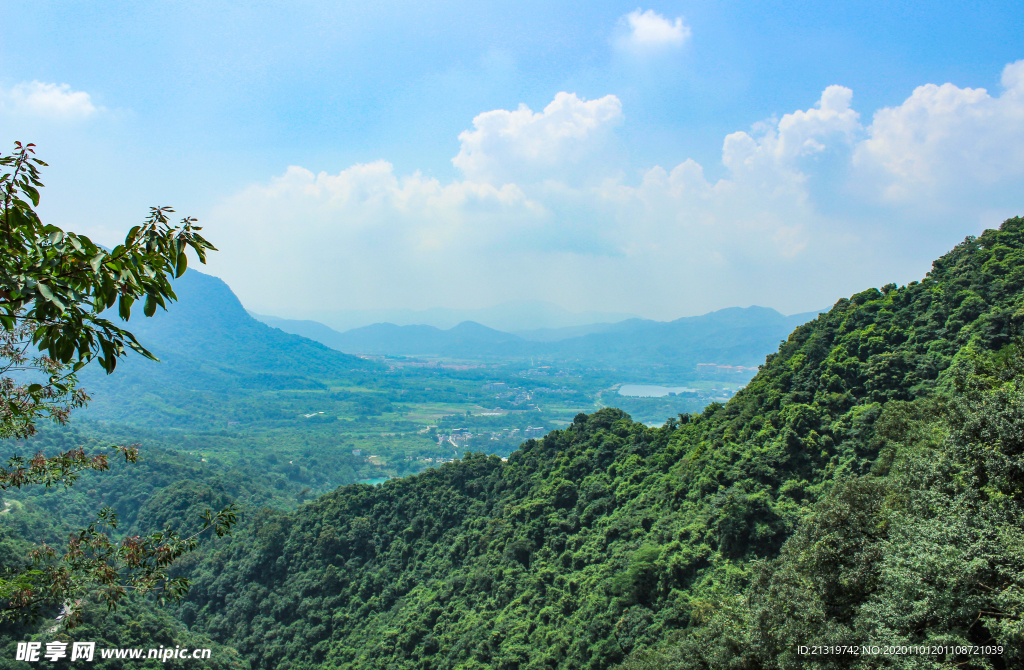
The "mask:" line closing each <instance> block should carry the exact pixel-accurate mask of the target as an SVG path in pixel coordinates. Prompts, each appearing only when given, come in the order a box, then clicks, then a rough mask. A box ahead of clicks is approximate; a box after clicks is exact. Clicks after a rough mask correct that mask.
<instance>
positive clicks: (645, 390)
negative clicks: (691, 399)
mask: <svg viewBox="0 0 1024 670" xmlns="http://www.w3.org/2000/svg"><path fill="white" fill-rule="evenodd" d="M696 392H697V389H693V388H689V387H687V386H650V385H647V384H623V385H622V386H620V387H619V395H627V396H632V397H634V398H661V397H663V396H667V395H668V394H669V393H675V394H679V393H696Z"/></svg>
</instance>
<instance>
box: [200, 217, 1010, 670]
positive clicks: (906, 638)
mask: <svg viewBox="0 0 1024 670" xmlns="http://www.w3.org/2000/svg"><path fill="white" fill-rule="evenodd" d="M1022 288H1024V220H1022V219H1020V218H1015V219H1010V220H1008V221H1006V222H1005V223H1004V224H1003V225H1002V227H1001V228H1000V230H998V231H995V230H989V231H986V232H985V233H984V235H982V236H981V237H980V238H978V239H974V238H968V239H967V240H966V241H965V242H964V243H962V244H960V245H958V246H957V247H956V248H955V249H954V250H953V251H951V252H950V253H948V254H947V255H945V256H944V257H942V258H940V259H939V260H937V261H936V262H935V264H934V267H933V269H932V271H931V272H930V273H929V275H928V276H927V277H926V278H924V280H922V281H920V282H912V283H911V284H909V285H907V286H904V287H897V286H895V285H891V284H890V285H887V286H884V287H882V289H881V290H878V289H869V290H866V291H863V292H862V293H859V294H857V295H854V296H853V297H851V298H850V299H848V300H847V299H844V300H840V301H839V302H838V303H836V305H835V306H834V307H833V308H832V309H831V310H830V311H829V312H828V313H826V314H823V315H821V316H819V317H818V318H817V319H815V320H814V321H812V322H810V323H807V324H805V325H803V326H800V327H799V328H797V329H796V330H795V331H794V332H793V333H792V334H791V335H790V336H789V338H788V340H786V341H785V342H784V343H783V344H782V345H781V347H780V348H779V351H778V353H775V354H772V355H770V356H769V357H768V358H767V360H766V361H765V364H764V365H763V366H762V368H761V369H760V371H759V373H758V375H757V376H756V377H755V378H754V380H753V381H752V382H751V383H750V384H749V385H748V386H747V387H746V388H745V389H744V390H743V391H741V392H740V393H739V394H737V395H736V396H735V397H734V398H733V399H732V400H730V401H729V402H728V403H727V404H726V405H724V406H723V405H718V404H713V405H711V406H709V407H707V409H706V410H705V411H704V412H703V413H702V414H700V415H683V416H681V417H680V419H679V420H678V421H675V420H673V421H670V422H668V423H667V424H666V425H665V426H663V427H661V428H648V427H645V426H643V425H641V424H638V423H634V422H632V421H631V420H630V418H629V417H628V416H627V415H625V414H624V413H622V412H621V411H619V410H615V409H604V410H601V411H599V412H597V413H595V414H592V415H589V416H587V415H583V414H581V415H579V416H577V417H576V420H575V422H574V423H573V425H572V426H570V427H568V428H566V429H565V430H560V431H555V432H553V433H550V434H549V435H548V436H547V437H545V438H544V439H543V440H541V441H534V440H531V441H528V442H526V443H525V444H524V445H523V446H522V448H521V449H520V450H519V451H517V452H515V453H513V454H512V456H511V457H510V458H509V460H508V462H507V463H503V462H501V461H500V460H499V459H497V458H494V457H490V458H488V457H485V456H482V455H481V456H471V457H467V458H465V459H463V460H461V461H457V462H455V463H451V464H446V465H444V466H442V467H441V468H438V469H436V470H432V471H428V472H427V473H424V474H422V475H420V476H417V477H410V478H406V479H400V480H392V481H389V482H387V483H386V484H384V485H383V486H380V487H378V488H372V487H369V486H362V485H356V486H349V487H343V488H341V489H338V490H337V491H335V492H334V493H331V494H328V495H326V496H324V497H322V498H320V499H319V500H317V501H316V502H314V503H311V504H309V505H306V506H304V507H303V508H301V509H300V510H298V511H296V512H294V513H291V514H285V513H273V512H266V513H264V514H262V515H261V516H259V517H258V518H255V519H251V520H250V521H249V522H248V524H247V525H246V526H245V527H244V528H243V529H242V530H241V531H240V532H238V533H237V534H236V535H235V536H234V537H233V538H229V539H226V540H223V541H218V542H216V543H212V544H211V545H210V546H209V547H208V549H207V551H206V552H205V555H204V556H203V558H202V560H201V561H200V562H199V564H198V565H197V566H196V567H195V569H194V571H193V572H192V576H193V577H194V579H195V580H196V582H195V586H194V588H193V590H192V592H191V593H190V595H189V598H188V601H187V602H186V603H185V604H184V606H183V607H182V608H181V610H180V614H181V616H182V618H183V621H184V622H185V623H186V624H188V625H189V626H191V627H192V629H193V630H195V631H199V632H202V633H203V634H207V635H210V636H211V637H213V638H214V639H217V640H219V641H221V642H223V643H225V644H230V645H232V646H234V647H236V648H237V649H238V650H239V652H240V653H241V655H242V657H244V658H247V659H250V661H251V662H252V664H253V666H254V667H275V668H285V669H287V668H291V669H298V668H313V667H337V668H481V669H483V668H507V669H510V670H511V669H525V668H595V669H596V668H609V667H612V666H614V665H616V664H619V663H625V664H626V665H627V666H628V667H631V668H671V667H678V668H725V667H737V668H760V667H879V666H880V665H881V666H890V665H891V666H893V667H901V664H902V666H905V667H910V665H913V667H940V666H941V667H948V666H949V664H951V663H955V664H957V665H958V666H959V667H994V668H1002V667H1018V666H1019V664H1020V663H1022V662H1024V658H1022V657H1021V656H1020V654H1021V652H1020V649H1021V648H1022V647H1021V644H1020V643H1021V642H1022V626H1021V620H1022V614H1024V606H1022V598H1021V593H1022V592H1024V581H1022V579H1024V578H1022V576H1021V575H1022V574H1024V551H1022V550H1021V547H1024V533H1022V525H1021V524H1022V522H1021V519H1022V518H1024V517H1022V515H1021V509H1020V505H1021V502H1022V496H1024V475H1022V474H1021V473H1022V472H1024V468H1022V465H1021V456H1022V453H1024V439H1022V438H1021V433H1020V425H1022V423H1021V421H1022V419H1024V401H1022V398H1024V396H1022V392H1024V387H1022V384H1024V377H1022V371H1024V354H1022V351H1021V348H1020V346H1019V345H1018V344H1015V341H1016V339H1015V338H1017V337H1019V336H1020V334H1021V333H1020V328H1021V324H1022V322H1024V294H1022V293H1021V289H1022ZM765 559H768V560H765ZM861 643H871V644H877V645H888V644H924V643H928V644H943V645H959V644H968V643H969V644H975V645H988V644H995V645H1002V649H1003V652H1002V654H1001V655H999V654H991V653H982V652H978V653H975V654H973V655H963V654H959V655H958V654H957V653H956V652H955V650H953V651H951V652H949V653H945V652H943V653H941V654H938V655H934V654H933V655H928V656H891V655H890V656H878V657H873V658H869V657H847V658H835V657H814V658H811V657H799V656H797V651H796V650H797V645H800V644H807V645H816V644H861Z"/></svg>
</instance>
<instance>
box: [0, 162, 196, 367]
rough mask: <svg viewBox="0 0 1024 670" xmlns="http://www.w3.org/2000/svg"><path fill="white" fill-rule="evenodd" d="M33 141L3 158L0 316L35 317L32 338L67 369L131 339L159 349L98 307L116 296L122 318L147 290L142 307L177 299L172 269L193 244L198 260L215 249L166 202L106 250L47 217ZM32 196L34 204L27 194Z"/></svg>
mask: <svg viewBox="0 0 1024 670" xmlns="http://www.w3.org/2000/svg"><path fill="white" fill-rule="evenodd" d="M45 165H46V163H44V162H43V161H41V160H39V159H38V158H35V157H34V145H32V144H27V145H24V146H23V145H22V144H21V143H20V142H18V143H15V151H14V153H13V154H12V155H10V156H5V157H2V158H0V166H4V167H6V168H8V169H9V172H5V173H3V174H0V197H2V203H0V326H2V327H3V329H4V330H6V331H11V330H13V329H14V328H15V326H16V324H18V323H25V324H29V325H31V326H32V327H33V329H34V330H33V333H32V344H33V345H34V346H35V347H37V348H38V349H39V350H40V351H42V352H45V353H46V354H47V356H48V357H49V358H50V359H52V360H54V361H57V362H59V363H62V364H65V365H66V364H70V363H73V369H72V371H73V372H77V371H78V370H79V369H81V367H82V366H83V365H85V364H86V363H87V362H89V361H90V360H92V359H93V358H96V359H98V361H99V363H100V365H101V366H102V367H103V369H104V370H106V371H107V372H108V373H110V372H113V370H114V368H115V366H116V365H117V359H118V358H120V357H121V356H123V355H124V354H125V348H126V347H127V348H130V349H132V350H134V351H136V352H138V353H140V354H142V355H143V356H146V357H148V358H151V359H155V356H153V354H152V353H150V352H149V351H148V350H147V349H146V348H145V347H143V346H142V345H141V344H140V343H139V342H138V340H136V339H135V336H134V335H132V334H131V333H130V332H128V331H127V330H125V329H123V328H120V327H118V326H116V325H114V324H113V323H112V322H111V321H109V320H108V319H106V318H104V317H102V316H100V314H101V313H102V312H103V311H104V310H106V309H108V308H111V307H113V306H114V305H115V304H117V307H118V315H119V316H120V317H121V319H123V320H125V321H127V320H128V319H129V317H130V316H131V309H132V305H133V304H134V303H135V302H136V301H137V300H141V299H145V304H144V306H143V312H144V314H145V315H146V316H152V315H153V314H155V313H156V308H157V307H158V306H159V307H162V308H165V309H166V302H167V300H171V301H173V300H176V299H177V296H175V294H174V290H173V289H172V288H171V279H172V278H178V277H180V276H181V275H183V274H184V273H185V270H186V269H187V268H188V256H187V251H188V250H189V249H191V250H192V251H193V252H195V254H196V255H197V256H198V258H199V260H200V262H203V263H205V262H206V252H207V251H208V250H215V248H214V246H213V245H212V244H210V243H209V242H208V241H207V240H205V239H204V238H203V237H202V235H200V234H199V231H200V230H202V228H200V227H198V226H196V225H194V224H195V221H196V220H195V219H193V218H190V217H186V218H184V219H182V220H181V222H180V223H179V224H178V225H177V226H172V225H171V224H170V223H169V219H168V217H167V215H168V214H172V213H173V212H174V210H173V209H171V208H170V207H153V208H151V209H150V213H149V217H148V218H147V219H146V220H145V221H144V222H143V223H142V225H139V226H135V227H133V228H132V229H131V230H130V231H128V235H127V236H126V237H125V241H124V243H123V244H119V245H117V246H116V247H114V248H113V249H112V250H109V251H108V250H106V249H104V248H102V247H100V246H99V245H97V244H96V243H94V242H93V241H91V240H90V239H89V238H88V237H86V236H85V235H78V234H75V233H71V232H65V231H63V230H61V229H60V228H58V227H56V226H52V225H44V224H43V223H42V221H40V219H39V216H38V215H37V214H36V213H35V211H34V210H33V209H32V207H33V206H38V205H39V188H40V187H42V185H43V184H42V182H41V181H40V180H39V167H41V166H45ZM30 203H31V204H30Z"/></svg>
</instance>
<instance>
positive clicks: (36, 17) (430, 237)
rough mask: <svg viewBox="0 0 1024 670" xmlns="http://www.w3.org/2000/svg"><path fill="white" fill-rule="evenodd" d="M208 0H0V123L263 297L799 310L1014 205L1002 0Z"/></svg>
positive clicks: (77, 219) (886, 273)
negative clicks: (163, 208) (160, 214)
mask: <svg viewBox="0 0 1024 670" xmlns="http://www.w3.org/2000/svg"><path fill="white" fill-rule="evenodd" d="M209 4H210V3H198V2H162V3H157V2H152V3H136V2H132V3H127V2H125V3H115V2H107V3H85V2H77V3H71V2H50V3H47V2H33V3H28V2H11V3H7V4H6V6H5V21H4V23H5V31H4V36H3V38H0V141H2V142H4V143H6V144H8V145H9V144H10V142H12V141H13V140H15V139H21V140H23V141H34V142H35V143H36V144H38V145H39V153H40V156H41V157H42V158H43V159H44V160H46V161H48V162H49V163H50V164H51V166H52V167H51V168H50V169H49V170H48V172H47V173H46V175H47V179H46V182H47V189H46V191H45V192H44V193H45V195H44V205H43V208H42V213H43V214H44V216H45V217H46V218H47V220H48V221H50V222H53V223H57V224H58V225H61V226H64V227H66V228H69V229H73V230H78V231H82V232H85V233H87V234H92V235H93V236H95V237H96V238H98V239H99V240H101V241H104V242H108V243H111V242H114V241H115V240H116V239H117V236H118V235H119V234H121V235H123V233H124V231H125V230H126V229H127V228H128V227H129V226H130V225H131V224H132V223H134V222H136V221H137V220H138V219H139V218H141V216H143V215H144V214H145V211H146V208H147V207H148V206H149V205H153V204H173V205H175V206H176V207H177V208H178V209H179V211H180V212H182V213H190V214H192V215H195V216H197V217H199V218H200V219H201V220H202V221H203V222H204V223H206V224H207V226H208V227H207V232H208V233H209V236H210V237H211V239H213V241H214V242H215V244H217V246H218V247H219V248H220V249H221V252H220V253H218V254H216V255H215V258H214V260H213V261H212V263H211V268H210V269H211V271H212V272H213V273H214V274H217V275H219V276H221V277H223V278H224V279H225V280H226V281H228V283H229V284H230V285H231V286H232V287H233V288H234V289H235V291H236V293H238V294H239V296H240V297H241V298H242V300H243V302H244V303H245V304H246V306H248V307H250V308H251V309H254V310H256V311H260V312H263V313H270V314H278V315H281V316H296V317H298V316H304V315H307V314H310V313H312V312H314V311H317V312H319V311H322V310H324V309H328V310H329V309H347V308H362V309H366V308H374V307H376V308H404V307H411V308H420V309H422V308H427V307H435V306H443V307H460V308H469V307H486V306H490V305H493V304H497V303H500V302H503V301H506V300H516V299H544V300H550V301H553V302H556V303H558V304H561V305H563V306H564V307H567V308H570V309H579V310H584V309H597V310H614V311H623V312H632V313H638V314H641V315H644V316H649V317H652V318H661V319H668V318H676V317H678V316H683V315H689V314H697V313H702V312H705V311H708V310H710V309H716V308H720V307H727V306H733V305H748V304H761V305H766V306H771V307H775V308H777V309H780V310H781V311H784V312H797V311H803V310H807V309H814V308H819V307H822V306H825V305H829V304H831V303H833V302H834V301H835V300H836V299H838V298H839V297H842V296H846V295H849V294H850V293H853V292H856V291H858V290H861V289H863V288H866V287H868V286H878V285H881V284H883V283H886V282H888V281H897V282H906V281H910V280H913V279H915V278H919V277H920V275H921V274H923V273H924V272H925V271H926V270H927V268H928V266H929V264H930V261H931V260H932V259H933V258H934V257H935V256H937V255H939V254H940V253H942V252H943V251H945V250H947V249H948V248H949V247H951V246H952V245H953V244H955V243H956V242H957V241H958V240H959V239H962V238H963V237H964V236H965V235H968V234H977V233H978V232H980V231H981V230H982V229H984V228H985V227H991V226H994V225H997V224H998V223H999V222H1000V221H1001V220H1002V218H1005V217H1006V216H1010V215H1015V214H1021V213H1024V187H1022V186H1021V184H1024V64H1021V65H1015V64H1017V63H1018V62H1019V61H1021V59H1024V48H1022V47H1021V41H1020V39H1019V26H1021V25H1024V6H1022V5H1021V4H1020V3H1010V2H1005V3H972V4H969V5H968V4H967V3H934V2H930V3H924V2H917V3H893V2H886V3H880V2H879V3H856V6H855V3H847V4H842V5H838V4H837V5H831V6H830V5H828V4H827V3H821V2H813V3H812V2H786V3H781V2H779V3H767V2H746V3H735V2H666V3H661V4H657V5H641V6H637V5H635V4H632V3H619V2H589V3H569V2H552V1H546V2H522V1H520V2H515V3H486V4H485V3H465V2H463V3H453V2H429V3H427V2H424V3H412V2H376V3H365V4H364V5H356V4H353V3H319V2H288V3H272V2H263V3H245V4H242V3H237V4H233V5H232V4H231V3H219V4H218V5H217V6H216V7H209V6H208V5H209ZM928 85H931V87H930V88H929V86H928ZM979 89H985V90H984V92H981V91H979ZM521 106H525V107H521ZM527 110H528V111H527Z"/></svg>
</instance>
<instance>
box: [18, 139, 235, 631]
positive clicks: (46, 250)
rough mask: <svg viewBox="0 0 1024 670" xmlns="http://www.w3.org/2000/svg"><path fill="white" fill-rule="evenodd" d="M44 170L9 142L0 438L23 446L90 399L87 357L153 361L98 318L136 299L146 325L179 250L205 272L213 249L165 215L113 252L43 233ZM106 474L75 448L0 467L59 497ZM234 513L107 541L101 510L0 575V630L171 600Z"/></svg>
mask: <svg viewBox="0 0 1024 670" xmlns="http://www.w3.org/2000/svg"><path fill="white" fill-rule="evenodd" d="M45 165H46V163H44V162H43V161H41V160H39V159H38V158H36V157H35V156H34V145H32V144H26V145H22V144H21V143H20V142H16V143H15V150H14V152H13V154H11V155H9V156H3V157H0V167H2V168H4V171H3V172H2V173H0V438H27V437H31V436H32V435H34V434H35V432H36V429H35V425H36V422H37V421H38V420H40V419H50V420H52V421H54V422H55V423H57V424H58V425H65V424H66V423H67V421H68V418H69V415H70V412H71V411H72V410H73V409H75V408H78V407H82V406H84V405H85V404H86V403H87V402H88V401H89V396H88V395H87V394H86V393H85V391H83V390H82V389H79V388H78V378H77V377H76V373H77V372H78V371H79V370H81V369H82V367H84V366H85V365H86V364H87V363H89V362H90V361H91V360H93V359H96V360H98V361H99V364H100V365H101V366H102V367H103V369H104V370H105V371H106V372H107V373H108V374H109V373H111V372H113V371H114V368H115V367H116V365H117V361H118V359H119V358H120V357H122V356H124V355H125V354H126V353H127V350H128V349H131V350H134V351H136V352H138V353H139V354H141V355H143V356H145V357H147V358H150V359H152V360H156V357H155V356H154V355H153V354H152V353H151V352H150V351H148V350H147V349H146V348H145V347H143V346H142V345H141V344H140V343H139V342H138V340H137V339H136V338H135V336H134V335H133V334H132V333H130V332H129V331H127V330H125V329H123V328H121V327H119V326H117V325H115V324H113V323H112V322H111V321H110V320H108V319H106V318H104V317H103V316H101V314H102V313H103V312H104V311H105V310H108V309H110V308H112V307H113V306H114V305H115V304H116V305H117V308H118V316H119V317H120V318H121V319H122V320H124V321H127V320H128V319H129V318H130V317H131V308H132V305H133V304H134V303H135V302H136V301H137V300H143V299H144V300H145V303H144V306H143V313H144V314H145V315H146V316H147V317H149V316H153V315H154V314H155V313H156V308H157V307H158V306H159V307H161V308H164V309H166V307H167V302H168V301H174V300H176V299H177V296H176V295H175V294H174V291H173V289H172V288H171V280H172V279H175V278H178V277H181V276H182V275H183V274H184V273H185V271H186V269H187V268H188V256H187V252H188V250H189V249H191V250H192V251H193V252H194V253H195V254H196V256H197V257H198V258H199V261H200V262H203V263H205V262H206V252H207V251H208V250H215V249H214V247H213V245H211V244H210V243H209V242H208V241H206V240H205V239H204V238H203V237H202V236H201V235H200V234H199V231H200V230H201V228H199V227H198V226H196V225H194V224H195V219H193V218H188V217H186V218H184V219H182V220H181V222H180V223H179V224H178V225H176V226H173V225H171V224H170V222H169V220H168V214H171V213H173V212H174V210H172V209H171V208H169V207H153V208H151V209H150V213H149V217H148V218H147V219H146V220H145V221H144V222H143V223H142V225H139V226H135V227H133V228H132V229H131V230H130V231H129V232H128V235H127V236H126V237H125V241H124V243H123V244H120V245H117V246H116V247H114V248H113V249H111V250H108V249H105V248H103V247H101V246H99V245H97V244H96V243H94V242H92V241H91V240H90V239H89V238H88V237H86V236H84V235H78V234H76V233H72V232H65V231H64V230H61V229H60V228H58V227H56V226H51V225H44V224H43V223H42V221H41V220H40V219H39V216H38V215H37V214H36V212H35V211H34V210H33V207H36V206H38V205H39V189H40V188H41V187H42V186H43V184H42V182H41V181H40V178H39V168H40V167H43V166H45ZM114 449H115V450H116V451H117V453H119V454H121V455H123V456H124V458H125V460H126V461H127V462H129V463H134V462H136V461H137V460H138V457H139V452H138V448H137V447H136V446H115V447H114ZM109 467H110V464H109V459H108V457H107V456H106V455H103V454H99V455H89V454H86V452H85V450H84V449H82V448H77V449H72V450H70V451H65V452H62V453H59V454H57V455H54V456H47V455H45V454H43V453H42V452H38V453H36V455H35V456H33V457H32V458H25V457H22V456H17V455H15V456H12V457H11V458H10V459H9V460H8V461H7V464H6V465H4V466H0V491H3V490H7V489H10V488H21V487H23V486H27V485H30V484H41V485H43V486H45V487H47V488H49V487H51V486H55V485H63V486H64V487H65V488H67V487H69V486H71V485H72V484H74V482H75V480H76V479H77V478H78V476H79V474H80V473H82V472H84V471H86V470H97V471H103V470H107V469H109ZM236 515H237V509H236V508H235V507H234V506H233V505H231V506H228V507H226V508H224V509H223V510H221V511H220V512H218V513H216V514H214V513H213V512H212V511H209V510H207V512H206V514H205V515H204V516H203V520H204V524H203V528H202V530H201V531H199V533H196V534H193V535H191V536H189V537H186V538H182V537H181V536H180V535H178V534H177V533H176V532H175V531H172V530H170V529H168V530H165V531H163V532H157V533H153V534H151V535H149V536H146V537H140V536H131V537H126V538H123V539H121V540H120V541H119V542H115V541H114V539H112V537H111V532H112V531H114V530H115V529H116V527H117V516H116V514H114V511H113V509H111V508H109V507H108V508H105V509H103V510H102V511H100V513H99V515H98V516H97V519H96V521H94V522H93V523H91V524H90V525H89V527H88V528H85V529H83V530H80V531H78V532H76V533H74V534H72V536H71V538H70V540H69V543H68V547H67V550H66V551H64V552H63V554H60V555H59V554H58V551H57V550H56V549H55V548H53V547H49V546H47V545H45V544H44V545H42V546H41V547H39V548H38V549H36V550H34V551H33V552H31V554H30V557H29V560H30V565H25V566H22V567H20V568H14V569H11V570H9V571H8V572H7V574H4V575H2V576H0V621H5V620H13V619H19V618H35V617H36V616H38V615H39V614H40V610H41V608H42V607H43V606H44V605H47V604H49V603H60V602H63V603H64V611H63V613H62V614H61V615H60V616H59V617H58V620H62V621H63V622H64V625H67V626H72V625H74V624H75V623H77V622H78V621H79V620H80V615H78V614H77V609H76V607H77V605H73V604H72V603H80V602H81V598H80V596H83V597H84V596H88V595H90V594H91V595H93V596H96V597H98V598H99V599H100V600H103V601H104V602H105V603H106V604H107V607H108V608H109V609H113V608H115V607H116V606H117V604H118V603H119V602H120V600H121V599H122V598H123V597H124V596H125V595H127V594H128V593H130V592H135V593H156V594H158V596H159V598H160V599H161V600H162V599H165V598H171V599H175V600H176V599H180V598H181V597H182V596H183V595H184V594H185V593H186V592H187V590H188V586H189V583H188V580H186V579H184V578H171V577H170V576H169V574H168V569H169V568H170V567H171V565H172V564H173V563H174V561H175V560H176V559H178V558H179V557H181V556H182V555H183V554H185V553H188V552H190V551H192V550H193V549H195V547H196V546H197V543H198V537H199V535H200V534H201V533H202V532H205V531H206V530H208V529H210V528H213V529H214V531H215V532H216V533H217V535H224V534H226V533H227V532H228V531H229V530H230V528H231V526H232V525H234V523H235V522H236Z"/></svg>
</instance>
